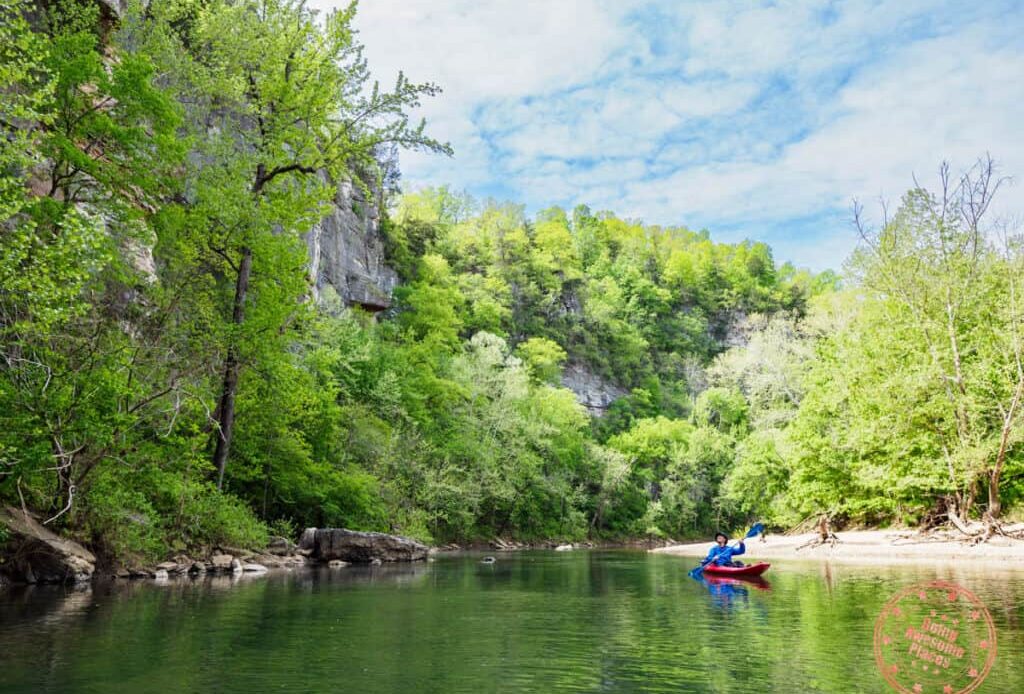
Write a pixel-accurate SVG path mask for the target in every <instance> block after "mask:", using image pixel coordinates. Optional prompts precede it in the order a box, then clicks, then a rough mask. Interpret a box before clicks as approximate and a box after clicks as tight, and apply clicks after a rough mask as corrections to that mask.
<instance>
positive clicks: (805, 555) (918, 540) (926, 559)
mask: <svg viewBox="0 0 1024 694" xmlns="http://www.w3.org/2000/svg"><path fill="white" fill-rule="evenodd" d="M836 536H837V537H838V541H837V542H836V543H834V544H824V545H815V546H813V547H811V546H804V545H807V543H808V542H809V541H810V540H812V539H814V538H815V537H816V534H815V533H805V534H801V535H772V534H770V533H769V534H768V535H767V537H765V538H764V539H763V540H762V538H760V537H758V538H754V539H752V540H747V553H746V555H744V556H743V557H741V558H742V559H744V560H747V559H748V557H749V559H750V560H762V559H764V560H772V559H795V560H825V561H831V562H839V563H847V564H919V563H934V562H971V563H984V564H986V565H997V564H998V565H1001V566H1003V567H1008V568H1014V569H1019V570H1021V571H1024V540H1012V539H1010V538H1006V537H1001V536H997V537H993V538H992V539H990V540H989V541H988V542H985V543H980V544H976V545H971V544H967V543H965V542H961V541H959V540H957V539H955V538H953V537H951V536H941V535H939V536H933V535H921V534H919V533H918V532H916V531H914V530H853V531H849V532H843V531H840V532H837V533H836ZM711 545H712V542H711V539H710V538H709V539H708V540H707V541H705V542H697V543H690V544H679V545H670V546H668V547H659V548H657V549H653V550H651V552H654V553H658V554H672V555H677V556H683V557H704V556H705V555H706V554H707V552H708V549H709V548H710V547H711ZM802 546H803V548H802V549H801V547H802Z"/></svg>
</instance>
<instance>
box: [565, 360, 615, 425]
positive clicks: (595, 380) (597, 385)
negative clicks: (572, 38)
mask: <svg viewBox="0 0 1024 694" xmlns="http://www.w3.org/2000/svg"><path fill="white" fill-rule="evenodd" d="M562 385H563V386H565V387H566V388H568V389H569V390H571V391H572V392H573V393H575V395H576V400H578V401H579V403H580V404H581V405H583V406H584V407H585V408H587V412H589V413H590V414H591V415H592V416H594V417H600V416H601V415H603V414H604V413H605V410H607V409H608V407H609V406H610V405H611V404H612V403H613V402H615V401H616V400H618V399H619V398H621V397H623V396H625V395H627V393H626V391H625V390H624V389H623V388H620V387H618V386H616V385H614V384H612V383H609V382H608V381H606V380H604V379H603V378H601V377H600V376H598V375H597V374H595V373H594V372H592V371H590V370H589V369H587V367H585V366H583V365H582V364H567V365H566V366H565V369H563V370H562Z"/></svg>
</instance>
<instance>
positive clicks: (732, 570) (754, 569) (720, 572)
mask: <svg viewBox="0 0 1024 694" xmlns="http://www.w3.org/2000/svg"><path fill="white" fill-rule="evenodd" d="M769 568H771V564H767V563H765V562H760V563H758V564H748V565H747V566H716V565H714V564H708V565H707V566H705V567H704V573H706V574H711V575H712V576H760V575H761V574H763V573H764V572H765V571H767V570H768V569H769Z"/></svg>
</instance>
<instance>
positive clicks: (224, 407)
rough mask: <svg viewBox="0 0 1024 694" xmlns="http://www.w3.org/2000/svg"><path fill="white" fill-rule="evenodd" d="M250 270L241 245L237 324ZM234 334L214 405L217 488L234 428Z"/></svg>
mask: <svg viewBox="0 0 1024 694" xmlns="http://www.w3.org/2000/svg"><path fill="white" fill-rule="evenodd" d="M251 274H252V249H251V248H249V247H248V246H246V247H245V248H243V249H242V262H241V263H239V264H238V281H237V282H236V283H235V306H234V310H233V312H232V314H231V322H232V323H233V324H234V325H236V326H238V325H241V324H242V321H244V320H245V299H246V296H247V295H248V293H249V276H250V275H251ZM235 339H237V336H235V337H233V338H232V341H231V343H230V344H229V345H228V354H227V358H226V359H225V360H224V384H223V386H222V387H221V393H220V405H219V406H218V407H217V425H218V427H217V432H216V437H217V445H216V447H215V448H214V451H213V465H214V467H215V468H216V470H217V489H223V487H224V471H225V470H226V469H227V465H228V455H229V454H230V452H231V436H232V434H233V433H234V429H235V393H236V392H237V391H238V373H239V371H240V364H239V359H238V346H237V344H236V343H235Z"/></svg>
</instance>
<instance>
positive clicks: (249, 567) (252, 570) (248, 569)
mask: <svg viewBox="0 0 1024 694" xmlns="http://www.w3.org/2000/svg"><path fill="white" fill-rule="evenodd" d="M242 571H244V572H245V573H247V574H265V573H267V567H265V566H263V564H255V563H250V564H242Z"/></svg>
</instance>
